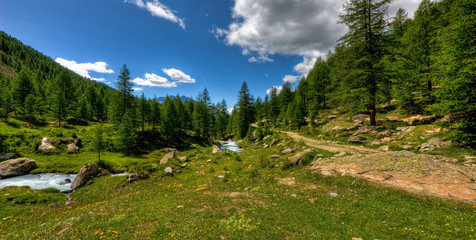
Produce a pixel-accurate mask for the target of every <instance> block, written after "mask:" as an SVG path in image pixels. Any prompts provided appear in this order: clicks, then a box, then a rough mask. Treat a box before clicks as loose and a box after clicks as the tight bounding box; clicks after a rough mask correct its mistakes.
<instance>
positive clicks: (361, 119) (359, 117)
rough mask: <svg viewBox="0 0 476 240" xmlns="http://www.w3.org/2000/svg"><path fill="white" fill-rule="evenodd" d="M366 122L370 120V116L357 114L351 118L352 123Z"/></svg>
mask: <svg viewBox="0 0 476 240" xmlns="http://www.w3.org/2000/svg"><path fill="white" fill-rule="evenodd" d="M366 120H370V115H367V114H357V115H355V116H353V117H352V121H354V122H357V121H359V122H365V121H366Z"/></svg>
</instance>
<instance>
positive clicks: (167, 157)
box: [160, 149, 177, 165]
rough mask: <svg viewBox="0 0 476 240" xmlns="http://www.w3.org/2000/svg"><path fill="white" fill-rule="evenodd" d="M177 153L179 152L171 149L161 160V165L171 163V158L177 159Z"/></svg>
mask: <svg viewBox="0 0 476 240" xmlns="http://www.w3.org/2000/svg"><path fill="white" fill-rule="evenodd" d="M176 152H177V150H176V149H171V150H170V151H169V152H168V153H167V154H165V156H164V157H162V159H161V160H160V164H161V165H164V164H167V162H169V160H170V159H171V158H173V157H175V153H176Z"/></svg>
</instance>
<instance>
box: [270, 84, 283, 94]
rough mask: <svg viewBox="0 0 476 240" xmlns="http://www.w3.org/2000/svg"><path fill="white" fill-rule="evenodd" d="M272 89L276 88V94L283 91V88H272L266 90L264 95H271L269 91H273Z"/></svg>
mask: <svg viewBox="0 0 476 240" xmlns="http://www.w3.org/2000/svg"><path fill="white" fill-rule="evenodd" d="M273 88H276V93H277V94H279V93H280V92H281V90H283V86H273V87H272V88H270V89H268V90H266V94H268V95H271V91H273Z"/></svg>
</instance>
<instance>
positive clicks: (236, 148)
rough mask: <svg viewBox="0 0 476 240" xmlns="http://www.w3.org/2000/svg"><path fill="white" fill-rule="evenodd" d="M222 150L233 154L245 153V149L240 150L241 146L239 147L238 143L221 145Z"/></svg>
mask: <svg viewBox="0 0 476 240" xmlns="http://www.w3.org/2000/svg"><path fill="white" fill-rule="evenodd" d="M220 148H221V149H222V150H230V151H233V152H243V149H242V148H240V146H238V143H236V142H233V141H231V142H226V143H224V144H222V145H220Z"/></svg>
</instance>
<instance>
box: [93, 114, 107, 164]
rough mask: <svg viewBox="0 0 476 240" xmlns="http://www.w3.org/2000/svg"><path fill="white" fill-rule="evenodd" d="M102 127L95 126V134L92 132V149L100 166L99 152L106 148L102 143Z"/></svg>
mask: <svg viewBox="0 0 476 240" xmlns="http://www.w3.org/2000/svg"><path fill="white" fill-rule="evenodd" d="M103 133H104V130H103V126H102V123H99V124H98V125H97V126H96V129H95V132H94V138H93V149H94V150H96V152H97V153H98V163H99V164H100V165H102V164H101V163H102V162H101V151H102V150H104V148H105V147H106V143H105V142H104V138H103Z"/></svg>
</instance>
